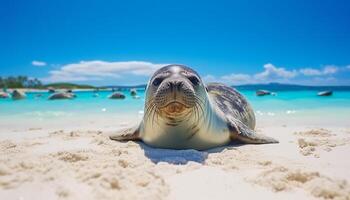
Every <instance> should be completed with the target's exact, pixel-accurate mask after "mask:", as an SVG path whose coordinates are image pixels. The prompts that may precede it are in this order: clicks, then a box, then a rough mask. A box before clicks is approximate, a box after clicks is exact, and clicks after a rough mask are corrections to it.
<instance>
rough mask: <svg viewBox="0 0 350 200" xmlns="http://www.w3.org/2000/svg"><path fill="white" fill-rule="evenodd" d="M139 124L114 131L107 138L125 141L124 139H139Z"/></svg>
mask: <svg viewBox="0 0 350 200" xmlns="http://www.w3.org/2000/svg"><path fill="white" fill-rule="evenodd" d="M139 136H140V132H139V126H135V127H132V128H127V129H122V130H120V131H116V132H114V133H111V134H109V138H110V139H112V140H118V141H126V140H139V139H140V137H139Z"/></svg>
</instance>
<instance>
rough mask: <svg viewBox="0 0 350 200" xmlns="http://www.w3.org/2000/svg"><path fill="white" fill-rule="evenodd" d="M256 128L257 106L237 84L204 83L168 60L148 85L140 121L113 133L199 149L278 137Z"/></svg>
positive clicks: (156, 144) (119, 137)
mask: <svg viewBox="0 0 350 200" xmlns="http://www.w3.org/2000/svg"><path fill="white" fill-rule="evenodd" d="M254 128H255V116H254V112H253V110H252V108H251V106H250V105H249V103H248V102H247V100H246V99H245V98H244V97H243V96H242V95H241V94H240V93H239V92H238V91H237V90H235V89H233V88H231V87H227V86H225V85H223V84H219V83H212V84H208V85H207V86H205V85H204V83H203V82H202V80H201V79H200V77H199V75H198V74H197V73H196V72H195V71H194V70H192V69H190V68H188V67H186V66H182V65H169V66H165V67H163V68H161V69H159V70H158V71H156V72H155V73H154V75H153V76H152V78H151V80H150V81H149V83H148V85H147V89H146V103H145V114H144V117H143V120H142V122H141V124H140V125H138V126H137V127H135V128H130V129H127V130H124V131H122V132H121V133H118V134H116V135H113V136H111V139H115V140H136V139H141V140H142V141H144V142H145V143H146V144H149V145H151V146H154V147H160V148H173V149H198V150H203V149H209V148H213V147H217V146H222V145H225V144H227V143H229V142H230V141H231V140H239V141H242V142H244V143H254V144H263V143H276V142H277V141H276V140H274V139H272V138H269V137H266V136H263V135H258V134H256V133H255V132H254Z"/></svg>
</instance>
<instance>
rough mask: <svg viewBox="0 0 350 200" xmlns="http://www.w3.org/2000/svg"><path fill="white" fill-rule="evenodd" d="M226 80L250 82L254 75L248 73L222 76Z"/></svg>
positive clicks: (230, 81)
mask: <svg viewBox="0 0 350 200" xmlns="http://www.w3.org/2000/svg"><path fill="white" fill-rule="evenodd" d="M221 78H222V79H223V81H224V82H229V83H241V84H243V83H249V82H252V77H251V76H250V75H248V74H230V75H225V76H222V77H221Z"/></svg>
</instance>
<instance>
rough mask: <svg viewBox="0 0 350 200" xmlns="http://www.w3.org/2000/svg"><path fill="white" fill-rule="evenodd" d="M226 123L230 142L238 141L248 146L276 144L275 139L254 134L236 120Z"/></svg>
mask: <svg viewBox="0 0 350 200" xmlns="http://www.w3.org/2000/svg"><path fill="white" fill-rule="evenodd" d="M228 121H229V122H228V124H229V125H228V127H229V129H230V133H231V139H232V140H239V141H241V142H244V143H248V144H268V143H278V140H276V139H273V138H271V137H268V136H265V135H260V134H257V133H255V131H253V130H252V129H250V128H248V127H247V126H246V125H244V124H243V123H242V122H240V121H238V120H234V119H231V120H228Z"/></svg>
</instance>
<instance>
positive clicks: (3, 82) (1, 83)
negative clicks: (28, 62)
mask: <svg viewBox="0 0 350 200" xmlns="http://www.w3.org/2000/svg"><path fill="white" fill-rule="evenodd" d="M42 87H43V85H42V83H41V81H40V80H38V79H36V78H34V79H32V78H28V77H27V76H17V77H14V76H9V77H0V88H42Z"/></svg>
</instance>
